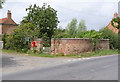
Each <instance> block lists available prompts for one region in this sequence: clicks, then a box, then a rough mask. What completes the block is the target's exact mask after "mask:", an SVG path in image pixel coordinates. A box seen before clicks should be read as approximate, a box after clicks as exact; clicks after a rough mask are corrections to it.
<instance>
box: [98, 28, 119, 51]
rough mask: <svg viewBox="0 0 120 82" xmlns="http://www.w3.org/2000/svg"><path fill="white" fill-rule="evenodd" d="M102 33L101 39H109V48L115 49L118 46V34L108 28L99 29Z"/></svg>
mask: <svg viewBox="0 0 120 82" xmlns="http://www.w3.org/2000/svg"><path fill="white" fill-rule="evenodd" d="M99 32H100V33H103V34H102V37H103V39H109V42H110V48H111V49H117V48H118V35H117V34H115V33H114V32H113V31H112V30H110V29H108V28H104V29H101V30H100V31H99Z"/></svg>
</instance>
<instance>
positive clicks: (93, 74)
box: [2, 55, 118, 80]
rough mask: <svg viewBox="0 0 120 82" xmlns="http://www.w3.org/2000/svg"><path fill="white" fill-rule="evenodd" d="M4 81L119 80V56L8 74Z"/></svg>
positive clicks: (4, 76)
mask: <svg viewBox="0 0 120 82" xmlns="http://www.w3.org/2000/svg"><path fill="white" fill-rule="evenodd" d="M2 79H3V80H118V55H112V56H104V57H96V58H90V59H86V60H77V61H73V62H68V63H65V64H61V65H56V66H52V67H47V68H36V69H33V70H26V71H25V70H24V71H22V72H17V73H12V74H6V75H3V77H2Z"/></svg>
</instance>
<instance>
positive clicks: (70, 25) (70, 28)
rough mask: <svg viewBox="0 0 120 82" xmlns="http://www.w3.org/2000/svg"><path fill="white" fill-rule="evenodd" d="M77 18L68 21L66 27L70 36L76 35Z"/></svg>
mask: <svg viewBox="0 0 120 82" xmlns="http://www.w3.org/2000/svg"><path fill="white" fill-rule="evenodd" d="M76 25H77V19H76V18H73V19H72V21H71V22H70V23H68V25H67V27H66V29H67V32H68V34H69V35H70V36H69V37H70V38H75V37H76V31H77V26H76Z"/></svg>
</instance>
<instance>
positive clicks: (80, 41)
mask: <svg viewBox="0 0 120 82" xmlns="http://www.w3.org/2000/svg"><path fill="white" fill-rule="evenodd" d="M99 48H101V49H109V40H108V39H101V40H100V46H99ZM91 49H92V43H91V40H90V39H87V38H62V39H60V40H53V39H52V40H51V54H60V53H64V55H67V54H75V53H81V52H88V51H90V50H91Z"/></svg>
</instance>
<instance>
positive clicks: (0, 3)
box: [0, 0, 5, 9]
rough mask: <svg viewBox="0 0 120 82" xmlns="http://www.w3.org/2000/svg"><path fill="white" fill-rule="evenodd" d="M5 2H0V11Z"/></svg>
mask: <svg viewBox="0 0 120 82" xmlns="http://www.w3.org/2000/svg"><path fill="white" fill-rule="evenodd" d="M4 2H5V0H0V9H1V8H2V4H3V3H4Z"/></svg>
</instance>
